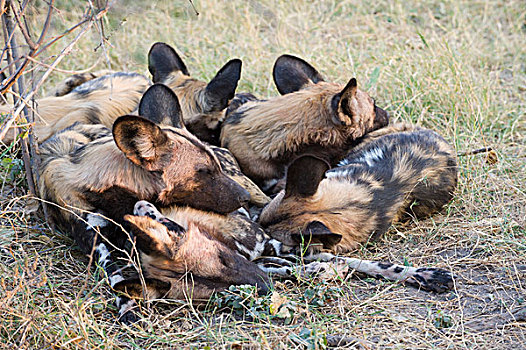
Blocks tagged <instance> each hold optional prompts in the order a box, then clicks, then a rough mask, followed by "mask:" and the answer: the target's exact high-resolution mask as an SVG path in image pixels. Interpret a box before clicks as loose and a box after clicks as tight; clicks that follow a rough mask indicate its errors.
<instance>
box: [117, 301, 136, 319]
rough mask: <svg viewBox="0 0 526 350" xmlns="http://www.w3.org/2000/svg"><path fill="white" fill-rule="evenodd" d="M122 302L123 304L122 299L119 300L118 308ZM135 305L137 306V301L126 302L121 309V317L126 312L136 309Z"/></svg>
mask: <svg viewBox="0 0 526 350" xmlns="http://www.w3.org/2000/svg"><path fill="white" fill-rule="evenodd" d="M120 302H121V298H118V300H117V305H118V306H119V305H120ZM135 305H136V304H135V300H133V299H130V300H128V301H127V302H125V303H124V304H122V305H120V307H119V316H122V315H124V314H125V313H126V312H128V311H130V310H131V309H133V308H134V307H135Z"/></svg>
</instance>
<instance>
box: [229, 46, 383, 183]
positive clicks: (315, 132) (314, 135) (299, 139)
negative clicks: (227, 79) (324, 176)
mask: <svg viewBox="0 0 526 350" xmlns="http://www.w3.org/2000/svg"><path fill="white" fill-rule="evenodd" d="M274 80H275V82H276V85H277V86H278V89H279V90H280V92H281V93H283V94H284V95H283V96H279V97H275V98H271V99H269V100H264V101H253V100H248V101H247V102H246V103H244V104H242V105H240V106H239V107H238V108H237V109H236V110H234V111H232V112H231V113H230V114H229V115H228V116H227V119H226V120H225V122H224V123H223V127H222V130H221V145H222V146H223V147H227V148H228V149H229V150H230V151H231V152H232V153H233V154H234V156H235V157H236V159H237V160H238V162H239V164H240V166H241V169H242V170H243V172H244V173H245V174H246V175H247V176H249V177H250V178H252V179H253V180H255V182H256V183H257V184H258V185H263V184H264V183H265V181H268V180H273V179H279V178H281V177H282V176H283V175H284V172H285V168H286V166H287V165H288V164H289V163H290V162H291V161H292V160H293V159H295V158H297V157H298V156H299V155H301V154H306V153H310V154H316V155H317V156H319V157H322V158H324V159H327V160H328V161H329V162H331V163H334V164H335V163H336V162H337V160H339V159H340V158H341V157H343V156H344V155H345V154H346V152H347V150H348V149H349V147H350V146H351V145H352V144H353V143H354V142H355V141H356V140H357V139H359V138H361V137H363V136H364V135H365V134H367V133H368V132H371V131H373V130H376V129H378V128H381V127H383V126H386V125H387V124H388V115H387V113H386V112H385V111H384V110H382V109H381V108H379V107H377V106H376V105H375V102H374V100H373V99H372V98H371V97H370V96H369V95H368V94H367V93H366V92H364V91H362V90H360V89H358V87H357V83H356V79H354V78H353V79H351V80H350V81H349V82H348V83H347V85H346V86H343V85H341V84H336V83H328V82H325V81H323V79H322V78H321V75H320V74H319V73H318V72H317V71H316V70H315V69H314V68H313V67H312V66H310V65H309V64H308V63H306V62H305V61H303V60H301V59H299V58H297V57H294V56H289V55H284V56H281V57H280V58H279V59H278V60H277V61H276V64H275V66H274ZM234 101H235V100H234Z"/></svg>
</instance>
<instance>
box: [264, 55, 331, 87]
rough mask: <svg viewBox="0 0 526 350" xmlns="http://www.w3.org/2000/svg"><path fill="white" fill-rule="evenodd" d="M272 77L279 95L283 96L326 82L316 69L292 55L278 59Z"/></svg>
mask: <svg viewBox="0 0 526 350" xmlns="http://www.w3.org/2000/svg"><path fill="white" fill-rule="evenodd" d="M272 76H273V77H274V83H275V84H276V87H277V88H278V91H279V93H280V94H282V95H285V94H288V93H291V92H295V91H298V90H301V89H303V88H304V87H305V86H306V85H309V84H316V83H318V82H320V81H324V80H323V77H322V76H321V74H320V73H319V72H318V71H317V70H316V68H314V67H313V66H311V65H310V64H308V63H307V62H306V61H304V60H302V59H301V58H299V57H296V56H292V55H282V56H280V57H278V59H277V60H276V63H274V69H273V70H272Z"/></svg>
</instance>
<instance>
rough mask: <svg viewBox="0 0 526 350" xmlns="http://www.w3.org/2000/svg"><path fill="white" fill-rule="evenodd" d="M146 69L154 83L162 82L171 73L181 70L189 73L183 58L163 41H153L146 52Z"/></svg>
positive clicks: (185, 73) (186, 73)
mask: <svg viewBox="0 0 526 350" xmlns="http://www.w3.org/2000/svg"><path fill="white" fill-rule="evenodd" d="M148 70H149V71H150V73H151V74H152V80H153V82H154V83H159V82H162V81H163V80H164V79H166V78H167V77H168V76H169V75H170V74H171V73H173V72H177V71H181V72H182V73H183V74H184V75H190V73H188V69H187V68H186V65H185V64H184V62H183V60H182V59H181V57H179V55H178V54H177V52H175V50H174V49H173V48H172V47H171V46H170V45H167V44H165V43H160V42H159V43H155V44H153V45H152V47H151V48H150V52H148Z"/></svg>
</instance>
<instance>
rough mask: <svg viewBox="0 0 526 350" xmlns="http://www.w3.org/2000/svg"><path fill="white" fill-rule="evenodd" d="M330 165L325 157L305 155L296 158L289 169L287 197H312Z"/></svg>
mask: <svg viewBox="0 0 526 350" xmlns="http://www.w3.org/2000/svg"><path fill="white" fill-rule="evenodd" d="M329 169H330V165H329V163H328V162H326V161H325V160H323V159H320V158H317V157H314V156H311V155H304V156H301V157H299V158H297V159H296V160H294V161H293V162H292V163H291V164H290V165H289V167H288V170H287V183H286V185H285V198H287V197H290V196H299V197H310V196H312V195H314V193H316V191H317V190H318V186H319V184H320V182H321V180H323V178H324V177H325V172H326V171H327V170H329Z"/></svg>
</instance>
